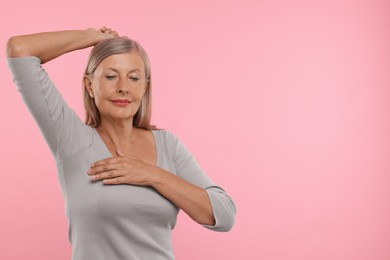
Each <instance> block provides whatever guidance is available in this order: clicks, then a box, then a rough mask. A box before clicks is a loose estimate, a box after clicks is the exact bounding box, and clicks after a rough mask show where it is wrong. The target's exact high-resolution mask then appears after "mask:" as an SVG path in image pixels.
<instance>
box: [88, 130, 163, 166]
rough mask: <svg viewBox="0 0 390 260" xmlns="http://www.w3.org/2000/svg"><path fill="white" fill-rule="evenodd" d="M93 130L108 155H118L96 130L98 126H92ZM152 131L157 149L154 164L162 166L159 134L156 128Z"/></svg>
mask: <svg viewBox="0 0 390 260" xmlns="http://www.w3.org/2000/svg"><path fill="white" fill-rule="evenodd" d="M92 130H93V131H94V133H95V135H96V136H97V139H98V141H99V142H100V144H101V145H102V146H103V147H104V149H105V150H106V154H107V156H108V157H116V156H114V155H113V154H112V153H111V151H110V149H108V146H107V145H106V143H105V142H104V140H103V138H102V137H101V136H100V134H99V132H98V131H97V130H96V128H92ZM150 131H151V132H152V135H153V140H154V149H155V152H156V161H155V163H154V166H157V167H160V152H159V151H160V142H159V140H158V136H157V132H156V131H155V130H150Z"/></svg>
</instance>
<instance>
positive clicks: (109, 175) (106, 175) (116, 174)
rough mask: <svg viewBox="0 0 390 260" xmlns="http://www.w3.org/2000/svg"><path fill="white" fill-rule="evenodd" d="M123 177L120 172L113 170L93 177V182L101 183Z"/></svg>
mask: <svg viewBox="0 0 390 260" xmlns="http://www.w3.org/2000/svg"><path fill="white" fill-rule="evenodd" d="M121 176H123V175H122V174H121V172H120V171H116V170H112V171H108V172H103V173H99V174H95V175H91V180H92V181H100V180H106V179H112V178H117V177H121Z"/></svg>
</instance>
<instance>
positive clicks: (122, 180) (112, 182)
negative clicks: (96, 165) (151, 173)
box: [103, 177, 126, 184]
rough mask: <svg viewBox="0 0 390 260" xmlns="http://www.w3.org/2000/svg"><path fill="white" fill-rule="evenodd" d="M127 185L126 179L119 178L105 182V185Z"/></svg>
mask: <svg viewBox="0 0 390 260" xmlns="http://www.w3.org/2000/svg"><path fill="white" fill-rule="evenodd" d="M125 183H126V182H125V178H124V177H117V178H112V179H105V180H103V184H125Z"/></svg>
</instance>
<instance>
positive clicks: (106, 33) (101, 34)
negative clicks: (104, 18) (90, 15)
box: [86, 26, 119, 43]
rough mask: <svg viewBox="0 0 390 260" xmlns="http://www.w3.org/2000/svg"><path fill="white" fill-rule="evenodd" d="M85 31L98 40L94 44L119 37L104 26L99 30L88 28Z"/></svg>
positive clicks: (115, 32)
mask: <svg viewBox="0 0 390 260" xmlns="http://www.w3.org/2000/svg"><path fill="white" fill-rule="evenodd" d="M86 31H87V32H89V33H91V34H94V35H96V36H97V37H98V38H99V39H100V40H98V41H97V42H96V43H98V42H99V41H102V40H105V39H109V38H115V37H119V35H118V32H117V31H114V30H112V29H111V28H107V27H106V26H103V27H100V28H99V29H95V28H88V29H87V30H86Z"/></svg>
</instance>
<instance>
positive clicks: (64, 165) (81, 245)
mask: <svg viewBox="0 0 390 260" xmlns="http://www.w3.org/2000/svg"><path fill="white" fill-rule="evenodd" d="M90 46H94V48H93V49H92V51H91V54H90V57H89V60H88V65H87V68H86V70H85V74H84V78H83V95H84V105H85V109H86V122H85V123H83V122H82V121H81V120H80V119H79V118H78V116H77V115H76V114H75V113H74V112H73V110H71V109H70V108H69V107H68V105H67V104H66V102H65V101H64V100H63V99H62V97H61V95H60V93H59V92H58V91H57V89H56V88H55V87H54V85H53V83H52V82H51V80H50V79H49V77H48V75H47V74H46V72H45V70H44V69H43V68H42V66H41V64H43V63H46V62H48V61H50V60H52V59H54V58H56V57H58V56H60V55H62V54H65V53H67V52H71V51H74V50H78V49H83V48H87V47H90ZM7 56H8V64H9V67H10V69H11V71H12V73H13V75H14V82H15V84H16V85H17V87H18V90H19V92H20V93H21V95H22V97H23V100H24V102H25V103H26V105H27V107H28V109H29V110H30V112H31V113H32V115H33V117H34V119H35V120H36V122H37V123H38V125H39V127H40V129H41V131H42V133H43V135H44V137H45V139H46V141H47V143H48V145H49V147H50V149H51V152H52V153H53V156H54V158H55V160H56V164H57V170H58V175H59V180H60V184H61V188H62V191H63V194H64V199H65V207H66V214H67V217H68V223H69V240H70V242H71V244H72V259H74V260H78V259H80V260H86V259H91V260H92V259H93V260H97V259H104V260H107V259H173V258H174V256H173V251H172V247H171V229H173V228H174V226H175V223H176V217H177V214H178V211H179V209H182V210H184V211H185V212H186V213H187V214H188V215H189V216H190V217H191V218H192V219H193V220H195V221H196V222H197V223H199V224H201V225H203V226H205V227H206V228H209V229H211V230H215V231H228V230H230V229H231V227H232V226H233V223H234V219H235V205H234V203H233V201H232V200H231V198H230V197H229V196H228V195H227V194H226V193H225V192H224V190H222V189H221V188H220V187H218V186H216V185H215V184H214V183H213V182H212V181H211V180H210V179H209V178H208V177H207V175H206V174H205V173H204V172H203V170H202V169H201V168H200V167H199V165H198V164H197V162H196V161H195V159H194V158H193V157H192V156H191V154H190V153H189V151H188V150H187V149H186V148H185V147H184V146H183V144H182V143H181V142H180V141H179V140H178V138H177V137H175V136H174V135H173V134H171V133H169V132H167V131H164V130H158V129H156V128H155V127H154V126H152V125H151V124H150V106H151V103H150V102H151V99H150V98H151V71H150V64H149V60H148V57H147V55H146V53H145V51H144V50H143V48H142V47H141V46H140V45H139V44H138V43H137V42H135V41H132V40H130V39H128V38H126V37H119V36H118V34H117V33H116V32H115V31H113V30H111V29H109V28H106V27H103V28H100V29H99V30H95V29H91V28H90V29H87V30H72V31H60V32H46V33H39V34H32V35H23V36H15V37H12V38H10V39H9V41H8V44H7Z"/></svg>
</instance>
